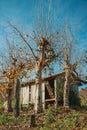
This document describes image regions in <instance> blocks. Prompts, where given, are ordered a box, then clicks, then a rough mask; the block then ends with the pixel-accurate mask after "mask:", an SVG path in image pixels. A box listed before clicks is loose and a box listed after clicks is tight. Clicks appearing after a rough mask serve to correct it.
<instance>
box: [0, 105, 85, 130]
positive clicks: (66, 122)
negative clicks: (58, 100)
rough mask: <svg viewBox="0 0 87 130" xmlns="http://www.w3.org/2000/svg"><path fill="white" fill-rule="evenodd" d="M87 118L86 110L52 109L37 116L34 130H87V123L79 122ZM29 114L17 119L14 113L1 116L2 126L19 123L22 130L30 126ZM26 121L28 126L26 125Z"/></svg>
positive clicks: (0, 106)
mask: <svg viewBox="0 0 87 130" xmlns="http://www.w3.org/2000/svg"><path fill="white" fill-rule="evenodd" d="M0 108H3V104H0ZM82 116H86V117H87V111H86V110H84V109H79V110H75V109H69V110H64V109H63V108H60V107H59V108H58V109H55V108H53V107H50V108H49V109H47V110H46V111H45V112H44V113H42V114H40V115H39V117H38V115H37V117H36V118H37V119H36V126H35V127H34V128H33V130H87V123H85V122H83V123H79V124H78V122H77V120H78V117H82ZM28 119H29V112H28V111H27V112H26V113H25V112H23V111H22V112H21V116H19V117H18V118H15V117H14V116H13V113H8V114H6V113H3V112H2V114H0V126H5V125H6V124H8V125H10V126H12V125H14V126H15V123H16V125H17V124H18V123H19V124H20V127H21V128H20V130H21V129H22V128H23V127H24V125H27V126H29V120H28ZM25 121H26V124H25Z"/></svg>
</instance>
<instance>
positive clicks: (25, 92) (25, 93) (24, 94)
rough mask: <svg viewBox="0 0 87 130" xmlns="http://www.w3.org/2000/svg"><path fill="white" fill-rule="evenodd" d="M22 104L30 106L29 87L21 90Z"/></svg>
mask: <svg viewBox="0 0 87 130" xmlns="http://www.w3.org/2000/svg"><path fill="white" fill-rule="evenodd" d="M21 98H22V100H21V102H22V104H28V102H29V87H28V86H26V87H23V88H21Z"/></svg>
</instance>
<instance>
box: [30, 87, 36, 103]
mask: <svg viewBox="0 0 87 130" xmlns="http://www.w3.org/2000/svg"><path fill="white" fill-rule="evenodd" d="M35 91H36V85H31V103H35V93H36V92H35Z"/></svg>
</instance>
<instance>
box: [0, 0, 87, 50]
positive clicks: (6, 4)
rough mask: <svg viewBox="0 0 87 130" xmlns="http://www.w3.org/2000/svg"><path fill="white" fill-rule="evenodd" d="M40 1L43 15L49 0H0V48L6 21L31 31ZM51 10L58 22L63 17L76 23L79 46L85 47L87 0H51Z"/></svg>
mask: <svg viewBox="0 0 87 130" xmlns="http://www.w3.org/2000/svg"><path fill="white" fill-rule="evenodd" d="M41 1H42V2H41ZM41 3H42V6H43V9H44V15H43V17H44V16H45V15H46V13H47V9H48V4H49V0H0V41H1V43H0V49H1V48H2V47H3V48H4V45H5V36H6V33H8V29H7V28H6V26H7V21H11V22H12V23H14V24H16V25H17V26H20V27H21V28H22V29H24V30H27V31H28V29H29V30H30V31H31V30H32V28H33V27H34V22H37V21H35V19H37V18H35V17H37V11H38V8H39V7H40V4H41ZM51 12H52V13H51V17H55V16H58V18H56V19H57V21H58V22H59V24H60V23H61V21H63V20H64V19H68V20H69V21H70V22H71V24H72V26H74V25H75V24H78V25H79V33H78V38H79V39H80V42H82V44H81V48H82V47H84V46H85V47H86V41H87V0H52V3H51ZM55 14H56V15H55ZM55 21H56V20H55ZM58 22H57V23H58ZM35 24H37V23H35ZM1 44H2V45H1ZM83 44H84V45H83Z"/></svg>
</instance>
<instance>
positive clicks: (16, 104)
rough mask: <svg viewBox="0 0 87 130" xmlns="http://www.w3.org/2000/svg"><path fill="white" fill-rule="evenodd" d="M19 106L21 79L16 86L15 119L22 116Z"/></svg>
mask: <svg viewBox="0 0 87 130" xmlns="http://www.w3.org/2000/svg"><path fill="white" fill-rule="evenodd" d="M19 105H20V81H19V79H17V81H16V86H15V104H14V116H15V117H18V116H19V115H20V110H19Z"/></svg>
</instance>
